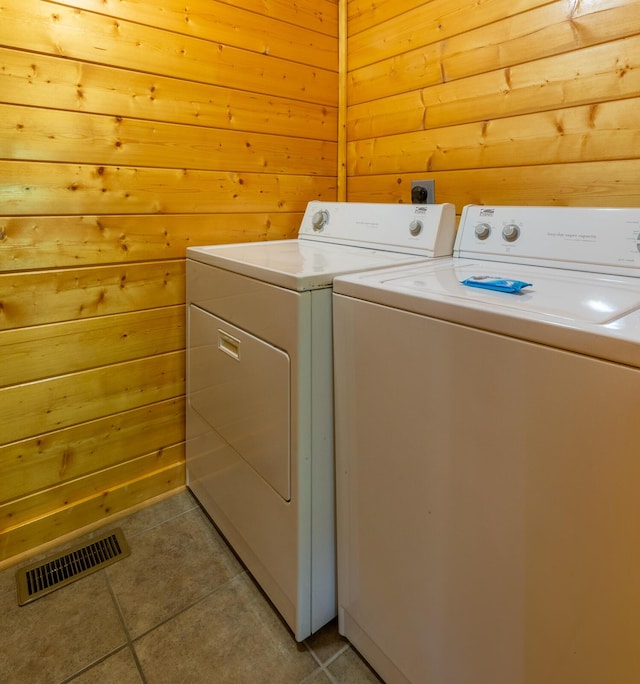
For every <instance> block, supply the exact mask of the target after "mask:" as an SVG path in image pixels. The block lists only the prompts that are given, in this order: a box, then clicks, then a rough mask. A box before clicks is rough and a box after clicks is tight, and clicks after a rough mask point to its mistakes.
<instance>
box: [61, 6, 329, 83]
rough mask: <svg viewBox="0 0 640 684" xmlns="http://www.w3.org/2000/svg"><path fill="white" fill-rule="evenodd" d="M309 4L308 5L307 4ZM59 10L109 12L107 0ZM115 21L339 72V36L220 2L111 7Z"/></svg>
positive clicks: (272, 15) (111, 13)
mask: <svg viewBox="0 0 640 684" xmlns="http://www.w3.org/2000/svg"><path fill="white" fill-rule="evenodd" d="M307 1H308V0H307ZM57 4H60V5H66V6H67V7H75V8H78V9H85V10H89V11H92V12H99V13H104V12H105V2H104V0H57ZM107 9H108V13H109V16H111V17H117V18H118V19H125V20H127V21H132V22H135V23H139V24H144V25H146V26H152V27H155V28H161V29H164V30H166V31H171V32H175V33H180V34H183V35H187V36H193V37H195V38H204V39H205V40H210V41H215V42H218V43H221V44H223V45H230V46H233V47H237V48H242V49H244V50H250V51H252V52H258V53H260V54H265V55H273V56H274V57H282V58H283V59H287V60H292V61H294V62H302V63H303V64H309V65H312V66H317V67H320V68H323V69H334V70H336V69H337V66H338V61H337V54H338V47H337V31H336V34H335V35H327V34H326V33H321V32H318V31H315V30H313V29H310V28H308V27H307V26H295V25H293V24H289V23H288V22H286V21H284V20H283V19H282V18H280V17H279V16H278V15H277V14H257V13H256V12H253V11H248V10H247V9H246V8H245V7H241V6H236V7H233V6H232V5H228V4H227V3H224V2H217V1H216V0H190V2H189V5H188V6H185V3H184V1H183V0H163V2H162V4H161V5H160V4H159V3H158V2H156V1H155V0H153V1H151V0H148V1H146V2H144V1H141V0H134V1H132V0H119V2H117V3H111V4H108V7H107Z"/></svg>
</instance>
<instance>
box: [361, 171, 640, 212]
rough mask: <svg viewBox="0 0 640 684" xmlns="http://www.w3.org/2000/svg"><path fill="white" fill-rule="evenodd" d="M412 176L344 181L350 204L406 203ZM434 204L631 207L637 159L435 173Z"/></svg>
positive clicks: (636, 200) (637, 174)
mask: <svg viewBox="0 0 640 684" xmlns="http://www.w3.org/2000/svg"><path fill="white" fill-rule="evenodd" d="M415 177H416V176H415V173H407V174H405V173H394V174H389V175H380V176H352V177H350V178H349V186H348V187H349V201H350V202H407V203H408V202H410V201H411V180H412V179H415ZM430 177H431V178H433V179H434V180H435V187H436V200H437V201H438V202H452V203H453V204H455V206H456V209H457V211H458V213H460V212H461V211H462V208H463V207H464V206H465V205H466V204H513V205H557V206H574V207H575V206H587V207H597V206H603V207H634V206H638V203H639V202H640V195H639V194H638V193H639V189H638V179H639V178H640V159H631V160H625V161H606V162H586V163H582V164H549V165H547V166H516V167H510V168H498V169H494V168H492V169H465V170H461V171H437V172H433V173H432V174H430Z"/></svg>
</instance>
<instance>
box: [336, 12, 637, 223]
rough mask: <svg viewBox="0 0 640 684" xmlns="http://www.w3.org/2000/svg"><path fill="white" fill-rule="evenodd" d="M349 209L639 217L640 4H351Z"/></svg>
mask: <svg viewBox="0 0 640 684" xmlns="http://www.w3.org/2000/svg"><path fill="white" fill-rule="evenodd" d="M347 11H348V39H347V50H348V52H347V64H348V67H347V68H348V77H347V98H348V107H347V115H346V125H347V140H348V149H347V153H346V158H347V167H348V169H347V178H348V181H347V184H348V185H347V187H348V191H347V197H348V199H349V200H351V201H359V200H372V201H390V202H394V201H402V202H409V201H410V182H411V180H412V179H417V180H419V179H429V178H432V179H434V180H435V187H436V201H440V202H444V201H448V202H453V203H454V204H455V205H456V207H457V210H458V212H460V211H461V209H462V207H463V206H464V205H465V204H469V203H480V204H491V203H495V204H559V205H574V206H575V205H609V206H640V3H639V2H637V0H597V2H591V1H587V0H562V1H555V2H553V1H549V0H485V1H483V2H462V1H461V0H430V1H428V2H425V1H424V0H348V7H347Z"/></svg>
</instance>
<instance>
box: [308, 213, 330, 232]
mask: <svg viewBox="0 0 640 684" xmlns="http://www.w3.org/2000/svg"><path fill="white" fill-rule="evenodd" d="M328 222H329V212H328V211H327V210H326V209H320V211H316V213H315V214H314V215H313V217H312V218H311V225H312V226H313V230H315V231H316V232H318V231H320V230H322V229H323V228H324V227H325V226H326V225H327V223H328Z"/></svg>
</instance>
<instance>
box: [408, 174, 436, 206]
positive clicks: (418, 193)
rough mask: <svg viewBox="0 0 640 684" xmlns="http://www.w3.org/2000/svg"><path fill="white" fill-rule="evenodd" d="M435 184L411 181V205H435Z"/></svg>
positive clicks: (430, 181)
mask: <svg viewBox="0 0 640 684" xmlns="http://www.w3.org/2000/svg"><path fill="white" fill-rule="evenodd" d="M435 203H436V182H435V181H433V180H421V181H411V204H435Z"/></svg>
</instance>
